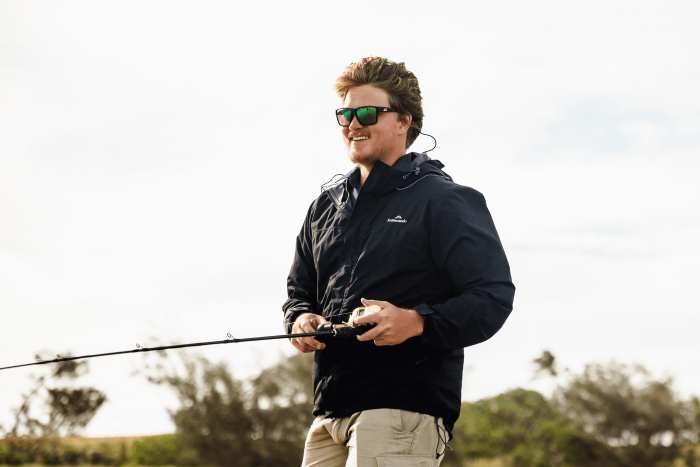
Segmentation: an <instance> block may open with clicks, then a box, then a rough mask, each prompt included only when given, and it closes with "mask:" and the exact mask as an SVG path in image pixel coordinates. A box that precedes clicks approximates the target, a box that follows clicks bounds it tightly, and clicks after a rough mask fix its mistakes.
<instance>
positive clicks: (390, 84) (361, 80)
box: [335, 57, 423, 149]
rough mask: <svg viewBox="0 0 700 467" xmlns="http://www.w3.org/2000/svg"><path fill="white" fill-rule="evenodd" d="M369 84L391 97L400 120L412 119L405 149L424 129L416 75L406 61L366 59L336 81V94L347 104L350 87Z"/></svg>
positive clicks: (391, 103) (351, 67)
mask: <svg viewBox="0 0 700 467" xmlns="http://www.w3.org/2000/svg"><path fill="white" fill-rule="evenodd" d="M364 85H370V86H374V87H377V88H379V89H382V90H383V91H384V92H386V93H387V94H388V95H389V105H390V106H391V107H393V108H395V109H396V110H397V111H398V114H399V118H401V117H402V116H406V115H411V116H412V117H413V119H412V121H411V126H410V128H409V129H408V133H407V135H406V149H408V148H409V147H410V146H411V145H412V144H413V142H414V141H415V140H416V138H418V134H419V133H420V131H421V129H422V128H423V105H422V103H421V101H422V98H421V95H420V87H419V86H418V78H416V75H414V74H413V73H411V72H410V71H408V70H407V69H406V65H405V64H404V63H403V62H400V63H396V62H392V61H391V60H389V59H386V58H382V57H367V58H363V59H362V60H360V61H359V62H357V63H351V64H350V65H349V66H348V67H347V68H346V69H345V71H343V74H342V75H340V76H339V77H338V79H336V80H335V91H336V92H337V93H338V96H340V98H341V99H342V100H343V101H345V97H346V96H347V94H348V91H349V90H350V89H351V88H354V87H356V86H364Z"/></svg>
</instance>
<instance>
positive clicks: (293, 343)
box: [292, 339, 312, 353]
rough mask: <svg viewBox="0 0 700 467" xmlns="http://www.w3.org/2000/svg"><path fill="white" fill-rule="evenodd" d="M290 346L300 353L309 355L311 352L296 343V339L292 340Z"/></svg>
mask: <svg viewBox="0 0 700 467" xmlns="http://www.w3.org/2000/svg"><path fill="white" fill-rule="evenodd" d="M292 345H293V346H294V348H295V349H297V350H298V351H299V352H301V353H309V352H312V350H309V349H307V348H306V347H304V346H303V345H301V344H300V343H298V342H296V339H292Z"/></svg>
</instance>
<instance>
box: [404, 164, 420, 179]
mask: <svg viewBox="0 0 700 467" xmlns="http://www.w3.org/2000/svg"><path fill="white" fill-rule="evenodd" d="M419 173H420V167H416V168H415V169H413V170H411V171H410V172H409V173H407V174H406V175H404V176H403V179H404V180H406V177H408V176H409V175H411V174H414V175H418V174H419Z"/></svg>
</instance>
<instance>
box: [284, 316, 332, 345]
mask: <svg viewBox="0 0 700 467" xmlns="http://www.w3.org/2000/svg"><path fill="white" fill-rule="evenodd" d="M327 322H328V321H326V319H325V318H324V317H323V316H319V315H315V314H313V313H304V314H301V315H299V316H298V317H297V319H296V321H294V325H293V326H292V334H302V333H306V332H316V329H317V328H318V326H319V325H321V324H323V323H327ZM291 341H292V345H293V346H294V347H296V349H297V350H298V351H299V352H303V353H309V352H314V351H316V350H322V349H325V348H326V344H324V343H323V342H319V341H317V340H316V338H314V337H295V338H293V339H291Z"/></svg>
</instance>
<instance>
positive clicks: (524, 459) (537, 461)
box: [451, 389, 620, 467]
mask: <svg viewBox="0 0 700 467" xmlns="http://www.w3.org/2000/svg"><path fill="white" fill-rule="evenodd" d="M453 434H454V440H453V441H452V443H451V445H452V447H453V449H454V450H455V454H456V455H457V456H458V457H459V458H460V459H463V460H468V459H477V458H484V457H485V458H495V457H498V456H503V455H509V456H511V458H512V459H513V465H514V466H515V467H549V466H552V465H556V466H560V467H579V466H581V467H583V466H586V467H589V466H599V467H607V466H610V467H617V466H619V465H620V463H619V462H618V460H617V459H616V457H615V456H614V455H613V454H612V453H611V452H610V450H609V448H607V446H605V445H603V444H602V443H600V442H599V441H597V440H595V439H594V438H593V437H592V436H590V435H588V434H586V433H584V432H583V431H581V430H580V429H578V428H577V427H576V426H575V425H574V423H573V422H572V421H571V420H569V419H568V418H566V417H565V416H564V415H562V414H561V413H560V412H559V411H558V410H557V409H555V408H554V407H552V406H551V405H550V404H549V403H548V402H547V401H546V400H545V398H544V397H542V395H540V394H539V393H537V392H534V391H526V390H523V389H516V390H514V391H510V392H508V393H505V394H501V395H499V396H497V397H494V398H492V399H486V400H482V401H479V402H476V403H474V404H468V403H464V404H462V414H461V416H460V418H459V420H458V421H457V423H456V425H455V429H454V433H453Z"/></svg>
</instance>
